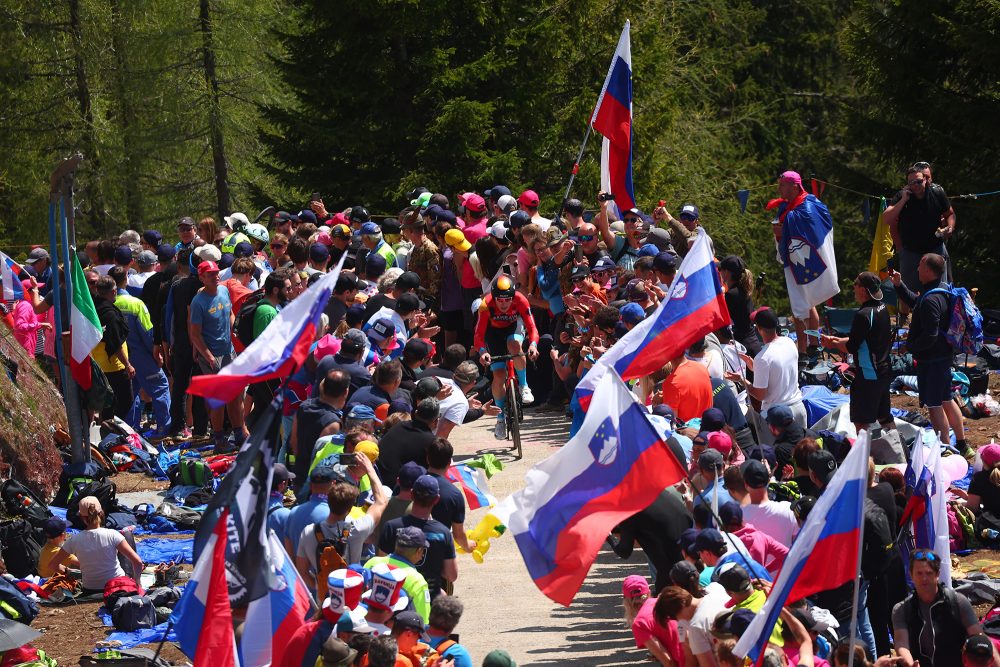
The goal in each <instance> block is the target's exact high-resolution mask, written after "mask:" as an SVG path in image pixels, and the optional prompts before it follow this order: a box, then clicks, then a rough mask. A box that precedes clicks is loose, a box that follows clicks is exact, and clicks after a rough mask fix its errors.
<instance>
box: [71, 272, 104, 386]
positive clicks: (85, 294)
mask: <svg viewBox="0 0 1000 667" xmlns="http://www.w3.org/2000/svg"><path fill="white" fill-rule="evenodd" d="M72 256H73V309H72V311H71V314H70V318H69V323H70V341H71V344H72V345H71V351H70V361H69V366H70V373H71V374H72V375H73V379H74V380H76V381H77V384H79V385H80V386H81V387H83V388H84V390H87V389H90V385H91V382H92V381H93V379H92V378H91V376H90V353H91V351H92V350H93V349H94V348H95V347H96V346H97V344H98V343H100V342H101V338H102V337H103V335H104V333H103V330H102V328H101V321H100V320H98V319H97V309H96V308H94V299H93V297H91V296H90V290H89V289H88V288H87V279H86V278H85V277H84V275H83V267H82V266H80V260H79V259H78V258H77V256H76V253H72Z"/></svg>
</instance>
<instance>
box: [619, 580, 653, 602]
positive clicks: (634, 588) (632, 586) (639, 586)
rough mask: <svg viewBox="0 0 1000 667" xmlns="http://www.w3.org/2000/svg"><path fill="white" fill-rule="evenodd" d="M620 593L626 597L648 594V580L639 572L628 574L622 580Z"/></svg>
mask: <svg viewBox="0 0 1000 667" xmlns="http://www.w3.org/2000/svg"><path fill="white" fill-rule="evenodd" d="M622 595H624V596H625V597H627V598H636V597H639V596H640V595H649V582H647V581H646V577H644V576H642V575H641V574H630V575H628V576H627V577H625V581H623V582H622Z"/></svg>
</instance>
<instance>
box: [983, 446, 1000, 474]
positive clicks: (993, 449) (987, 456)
mask: <svg viewBox="0 0 1000 667" xmlns="http://www.w3.org/2000/svg"><path fill="white" fill-rule="evenodd" d="M979 457H980V458H981V459H982V460H983V467H984V468H992V467H993V466H994V465H996V464H997V463H998V462H1000V445H994V444H989V445H986V446H985V447H980V448H979Z"/></svg>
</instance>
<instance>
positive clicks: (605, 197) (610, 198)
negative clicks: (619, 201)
mask: <svg viewBox="0 0 1000 667" xmlns="http://www.w3.org/2000/svg"><path fill="white" fill-rule="evenodd" d="M614 200H615V196H614V195H613V194H611V193H610V192H606V193H604V194H603V195H597V201H614Z"/></svg>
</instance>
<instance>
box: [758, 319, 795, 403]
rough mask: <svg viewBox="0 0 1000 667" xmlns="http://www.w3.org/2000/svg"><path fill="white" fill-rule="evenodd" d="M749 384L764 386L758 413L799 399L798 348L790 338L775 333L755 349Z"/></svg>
mask: <svg viewBox="0 0 1000 667" xmlns="http://www.w3.org/2000/svg"><path fill="white" fill-rule="evenodd" d="M753 386H754V388H755V389H767V393H766V394H765V395H764V400H762V401H761V408H760V411H761V413H762V414H767V411H768V410H770V409H771V408H772V407H773V406H775V405H792V404H793V403H798V402H800V401H801V400H802V392H801V391H799V349H798V348H797V347H795V343H794V342H792V339H791V338H788V337H787V336H778V337H777V338H775V339H774V340H773V341H771V342H770V343H768V344H767V345H765V346H764V349H762V350H761V351H760V352H758V353H757V356H756V357H754V360H753Z"/></svg>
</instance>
